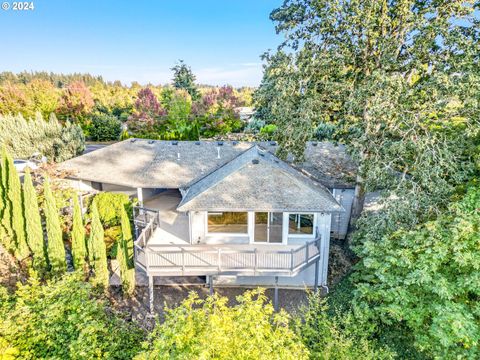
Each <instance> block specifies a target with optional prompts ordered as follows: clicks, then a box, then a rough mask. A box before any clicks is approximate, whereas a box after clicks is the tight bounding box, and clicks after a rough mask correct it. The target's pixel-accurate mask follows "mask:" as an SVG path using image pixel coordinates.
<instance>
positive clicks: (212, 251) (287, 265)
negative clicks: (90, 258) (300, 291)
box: [142, 238, 320, 276]
mask: <svg viewBox="0 0 480 360" xmlns="http://www.w3.org/2000/svg"><path fill="white" fill-rule="evenodd" d="M268 247H269V245H264V246H255V245H251V248H250V247H245V245H157V246H149V247H148V249H147V250H146V251H145V252H143V253H142V256H143V259H144V260H145V268H146V270H147V271H148V272H149V273H151V274H155V275H182V276H186V275H213V274H225V275H228V274H232V275H245V276H249V275H253V276H256V275H270V276H273V275H275V276H276V275H283V276H294V275H296V274H298V273H299V272H300V271H301V270H303V269H304V268H305V267H307V266H309V265H310V264H312V263H313V262H315V261H316V260H318V259H319V257H320V238H317V239H315V240H313V241H309V242H307V243H305V244H304V245H302V246H300V247H297V248H292V249H290V250H283V249H278V248H272V249H269V248H268Z"/></svg>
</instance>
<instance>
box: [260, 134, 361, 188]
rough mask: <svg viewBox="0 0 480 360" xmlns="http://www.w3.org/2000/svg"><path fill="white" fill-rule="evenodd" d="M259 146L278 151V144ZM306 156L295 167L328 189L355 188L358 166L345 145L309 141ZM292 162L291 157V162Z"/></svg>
mask: <svg viewBox="0 0 480 360" xmlns="http://www.w3.org/2000/svg"><path fill="white" fill-rule="evenodd" d="M259 144H260V145H261V146H262V147H264V148H265V149H267V150H269V151H270V152H272V153H274V154H275V152H276V151H277V149H278V145H277V143H276V142H261V143H259ZM304 156H305V161H304V162H302V163H301V164H296V165H295V166H296V167H298V168H299V169H300V170H301V171H302V172H304V173H305V174H307V175H309V176H311V177H312V178H314V179H315V180H317V181H319V182H320V183H322V184H323V185H325V186H326V187H328V188H330V189H334V188H337V189H343V188H354V187H355V176H356V173H357V165H356V164H355V162H354V161H353V160H352V159H351V158H350V157H349V156H348V154H347V153H346V151H345V146H344V145H334V144H332V143H330V142H326V141H325V142H316V141H309V142H307V144H306V146H305V152H304ZM292 160H293V159H292V157H291V156H289V161H292Z"/></svg>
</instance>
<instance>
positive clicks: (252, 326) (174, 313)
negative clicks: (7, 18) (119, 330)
mask: <svg viewBox="0 0 480 360" xmlns="http://www.w3.org/2000/svg"><path fill="white" fill-rule="evenodd" d="M237 301H238V305H235V306H232V307H228V306H227V298H225V297H220V296H218V295H214V296H212V297H209V298H207V299H206V300H200V299H199V298H198V296H197V295H196V294H195V293H191V294H190V296H189V297H188V298H187V299H186V300H185V301H183V302H182V304H181V305H180V306H179V307H177V308H174V309H167V310H166V316H165V322H164V323H162V324H159V325H157V326H156V328H155V330H154V331H153V333H152V334H151V335H150V337H149V343H147V344H145V346H146V347H147V349H146V350H145V351H144V352H143V353H142V354H140V355H139V356H138V357H137V359H152V358H155V359H298V360H301V359H306V358H307V357H308V351H307V349H306V348H305V346H304V345H303V344H302V342H301V339H300V338H299V337H298V336H297V335H296V334H295V333H294V332H293V331H292V330H291V329H290V328H289V326H288V323H289V321H290V317H289V316H288V315H287V314H286V313H285V312H284V311H281V312H279V313H275V312H274V309H273V306H272V304H271V303H270V302H268V301H267V298H266V296H265V295H264V292H263V290H260V289H259V290H253V291H246V292H245V293H244V294H243V295H241V296H239V297H237Z"/></svg>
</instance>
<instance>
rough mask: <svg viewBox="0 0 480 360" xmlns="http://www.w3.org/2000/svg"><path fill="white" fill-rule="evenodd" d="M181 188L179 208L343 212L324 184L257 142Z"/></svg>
mask: <svg viewBox="0 0 480 360" xmlns="http://www.w3.org/2000/svg"><path fill="white" fill-rule="evenodd" d="M182 190H183V191H182V192H183V194H184V195H183V200H182V202H181V203H180V205H179V206H178V210H179V211H192V210H194V211H202V210H209V211H253V210H255V211H278V212H283V211H296V212H338V211H343V208H342V207H341V206H340V205H339V204H338V203H337V201H336V200H335V199H334V197H333V196H332V194H331V193H330V192H329V191H328V190H327V189H326V188H325V187H324V186H323V185H321V184H319V183H317V182H314V181H312V179H310V178H309V177H307V176H306V175H305V174H302V173H301V172H300V171H298V170H296V169H294V168H292V167H291V166H290V165H288V164H287V163H285V162H283V161H281V160H280V159H278V158H277V157H275V156H274V155H273V154H271V153H269V152H268V151H266V150H265V149H263V148H261V147H259V146H257V145H255V146H253V147H252V148H250V149H249V150H247V151H245V152H244V153H242V154H241V155H239V156H238V157H236V158H235V159H233V160H232V161H230V162H229V163H227V164H225V165H224V166H222V167H221V168H219V169H217V170H216V171H214V172H212V173H210V174H209V175H207V176H205V177H203V178H201V179H200V180H198V181H197V182H196V183H194V184H192V185H191V186H189V187H187V188H186V189H182Z"/></svg>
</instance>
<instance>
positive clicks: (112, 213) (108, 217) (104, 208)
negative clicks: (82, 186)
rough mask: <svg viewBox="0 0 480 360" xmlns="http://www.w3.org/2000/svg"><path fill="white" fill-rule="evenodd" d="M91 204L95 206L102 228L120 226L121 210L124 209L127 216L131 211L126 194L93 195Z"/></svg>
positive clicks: (104, 193) (107, 193)
mask: <svg viewBox="0 0 480 360" xmlns="http://www.w3.org/2000/svg"><path fill="white" fill-rule="evenodd" d="M93 202H94V203H95V204H96V205H97V209H98V213H99V215H100V221H101V222H102V224H103V226H104V227H113V226H118V225H120V222H121V221H120V220H121V219H120V214H121V209H126V210H127V213H128V214H129V215H130V214H131V211H132V206H131V201H130V198H129V197H128V195H127V194H120V193H118V194H117V193H110V192H103V193H100V194H97V195H95V197H94V198H93Z"/></svg>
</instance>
